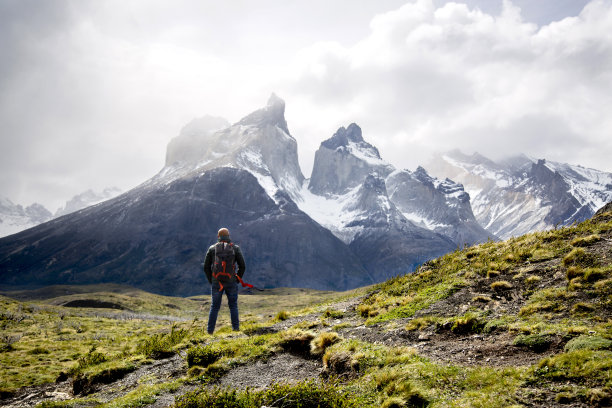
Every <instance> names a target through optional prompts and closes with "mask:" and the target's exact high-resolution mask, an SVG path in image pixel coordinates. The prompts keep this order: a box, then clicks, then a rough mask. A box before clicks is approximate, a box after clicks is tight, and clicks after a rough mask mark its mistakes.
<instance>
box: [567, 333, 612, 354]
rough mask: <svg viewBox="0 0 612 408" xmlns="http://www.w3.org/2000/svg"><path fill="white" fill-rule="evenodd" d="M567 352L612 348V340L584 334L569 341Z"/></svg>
mask: <svg viewBox="0 0 612 408" xmlns="http://www.w3.org/2000/svg"><path fill="white" fill-rule="evenodd" d="M564 350H565V351H566V352H569V351H575V350H612V340H610V339H606V338H604V337H601V336H588V335H582V336H578V337H575V338H573V339H571V340H570V341H568V342H567V344H566V345H565V347H564Z"/></svg>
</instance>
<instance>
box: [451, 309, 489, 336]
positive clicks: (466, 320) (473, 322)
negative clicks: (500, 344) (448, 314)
mask: <svg viewBox="0 0 612 408" xmlns="http://www.w3.org/2000/svg"><path fill="white" fill-rule="evenodd" d="M483 327H484V323H483V322H482V321H481V320H480V319H479V317H478V315H476V314H474V313H466V314H465V315H464V316H461V317H457V318H456V319H455V321H454V322H453V325H452V326H451V331H452V332H454V333H461V334H467V333H478V332H480V331H481V330H482V328H483Z"/></svg>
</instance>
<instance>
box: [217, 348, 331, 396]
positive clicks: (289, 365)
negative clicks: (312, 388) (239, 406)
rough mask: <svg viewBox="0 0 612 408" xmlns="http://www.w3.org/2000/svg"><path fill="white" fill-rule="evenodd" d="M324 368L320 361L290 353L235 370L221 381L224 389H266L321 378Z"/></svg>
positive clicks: (220, 383)
mask: <svg viewBox="0 0 612 408" xmlns="http://www.w3.org/2000/svg"><path fill="white" fill-rule="evenodd" d="M322 369H323V366H322V364H321V362H320V361H317V360H307V359H303V358H300V357H298V356H295V355H293V354H289V353H283V354H278V355H276V356H274V357H272V358H270V359H269V360H267V361H257V362H256V363H254V364H250V365H246V366H242V367H239V368H237V369H234V370H232V371H230V372H229V373H227V374H226V375H225V376H223V378H221V380H220V381H219V385H220V386H222V387H225V386H227V387H231V388H235V389H246V388H247V387H250V388H254V389H264V388H266V387H269V386H270V385H271V384H272V383H281V382H282V383H296V382H299V381H302V380H308V379H317V378H319V376H320V374H321V371H322Z"/></svg>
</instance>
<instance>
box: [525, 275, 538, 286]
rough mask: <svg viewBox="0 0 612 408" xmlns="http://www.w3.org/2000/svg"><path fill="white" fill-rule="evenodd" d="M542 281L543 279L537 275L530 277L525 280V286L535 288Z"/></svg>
mask: <svg viewBox="0 0 612 408" xmlns="http://www.w3.org/2000/svg"><path fill="white" fill-rule="evenodd" d="M541 281H542V278H541V277H539V276H537V275H531V276H528V277H527V278H526V279H525V284H526V285H528V286H535V285H537V284H538V283H540V282H541Z"/></svg>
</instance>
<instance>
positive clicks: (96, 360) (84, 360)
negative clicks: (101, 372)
mask: <svg viewBox="0 0 612 408" xmlns="http://www.w3.org/2000/svg"><path fill="white" fill-rule="evenodd" d="M105 361H107V358H106V356H105V355H104V354H102V353H99V352H97V351H95V348H92V349H91V350H90V351H89V353H87V354H85V355H84V356H83V357H81V358H79V360H78V367H79V368H81V369H83V368H86V367H91V366H94V365H98V364H102V363H104V362H105Z"/></svg>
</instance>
